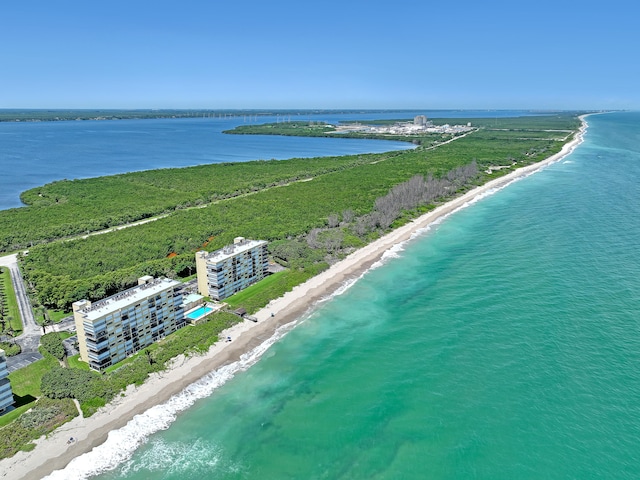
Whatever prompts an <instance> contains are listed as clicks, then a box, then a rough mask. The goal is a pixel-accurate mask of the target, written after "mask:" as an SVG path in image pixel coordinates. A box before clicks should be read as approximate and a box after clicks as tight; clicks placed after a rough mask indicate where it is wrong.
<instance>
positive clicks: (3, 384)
mask: <svg viewBox="0 0 640 480" xmlns="http://www.w3.org/2000/svg"><path fill="white" fill-rule="evenodd" d="M11 406H13V392H12V391H11V383H9V370H7V357H6V356H5V353H4V350H0V415H2V414H3V413H5V412H6V411H7V409H8V408H10V407H11Z"/></svg>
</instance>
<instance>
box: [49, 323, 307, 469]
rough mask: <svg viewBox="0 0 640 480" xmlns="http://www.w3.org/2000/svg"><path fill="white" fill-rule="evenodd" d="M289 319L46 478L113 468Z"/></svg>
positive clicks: (245, 363)
mask: <svg viewBox="0 0 640 480" xmlns="http://www.w3.org/2000/svg"><path fill="white" fill-rule="evenodd" d="M297 323H298V321H296V322H291V323H289V324H287V325H283V326H282V327H279V328H278V329H277V330H276V332H275V333H274V334H273V336H271V337H270V338H269V339H267V340H265V341H264V342H263V343H261V344H260V345H258V346H257V347H255V348H254V349H253V350H251V351H250V352H248V353H246V354H243V355H242V356H241V357H240V360H238V361H237V362H234V363H232V364H229V365H225V366H224V367H221V368H219V369H217V370H215V371H213V372H211V373H209V374H208V375H206V376H204V377H203V378H201V379H200V380H198V381H197V382H194V383H192V384H191V385H189V386H188V387H187V388H185V389H184V390H183V391H182V392H180V393H178V394H176V395H174V396H173V397H171V398H170V399H169V400H168V401H167V402H166V403H164V404H161V405H156V406H154V407H152V408H150V409H149V410H147V411H146V412H144V413H142V414H140V415H136V416H135V417H134V418H133V419H131V420H130V421H129V423H127V424H126V425H125V426H124V427H122V428H120V429H118V430H113V431H111V432H109V436H108V437H107V440H106V441H105V442H104V443H103V444H101V445H99V446H97V447H95V448H94V449H93V450H91V451H90V452H88V453H85V454H84V455H81V456H79V457H76V458H75V459H73V460H72V461H71V462H70V463H69V464H68V465H67V466H66V467H65V468H64V469H62V470H56V471H54V472H53V473H51V474H50V475H49V476H47V477H45V479H47V480H73V479H77V480H85V479H87V478H89V477H92V476H95V475H99V474H101V473H104V472H107V471H109V470H113V469H115V468H116V467H117V466H118V465H121V464H123V463H124V462H126V461H128V460H129V459H130V458H131V457H132V455H133V453H134V452H135V450H136V449H137V448H138V447H139V446H140V445H142V444H144V443H146V442H147V440H148V438H149V436H150V435H152V434H153V433H156V432H158V431H160V430H166V429H167V428H169V426H170V425H171V424H172V423H173V422H174V421H175V420H176V418H177V414H178V413H180V412H182V411H184V410H186V409H187V408H189V407H190V406H192V405H193V404H194V403H195V402H196V401H197V400H199V399H201V398H205V397H208V396H209V395H211V393H213V391H214V390H216V389H217V388H218V387H220V386H222V385H224V384H225V383H226V382H227V381H229V380H230V379H232V378H233V377H234V376H235V374H236V373H238V372H242V371H245V370H247V369H248V368H249V367H251V366H252V365H253V364H255V363H256V362H257V361H258V360H259V359H260V357H262V355H263V354H264V353H265V352H266V351H267V350H268V349H269V348H270V347H271V346H272V345H273V344H274V343H276V342H277V341H278V340H280V339H281V338H282V337H284V336H285V335H286V334H287V333H288V332H289V331H290V330H291V329H292V328H293V327H294V326H295V325H296V324H297Z"/></svg>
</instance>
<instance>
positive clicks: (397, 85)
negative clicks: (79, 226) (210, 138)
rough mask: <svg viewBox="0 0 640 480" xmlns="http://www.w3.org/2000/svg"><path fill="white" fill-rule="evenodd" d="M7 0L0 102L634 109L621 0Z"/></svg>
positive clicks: (634, 55)
mask: <svg viewBox="0 0 640 480" xmlns="http://www.w3.org/2000/svg"><path fill="white" fill-rule="evenodd" d="M520 3H521V2H513V1H510V2H506V1H504V2H502V1H491V0H487V1H484V2H482V1H467V0H460V1H444V0H441V1H438V2H435V1H432V0H424V1H413V0H409V1H402V0H397V1H395V2H393V1H385V2H379V1H360V0H356V1H349V0H342V1H335V0H324V1H318V2H304V1H300V0H296V1H288V0H272V1H264V0H262V1H255V0H245V1H242V0H237V1H233V2H231V1H218V0H209V1H204V0H182V1H180V2H178V1H163V0H154V1H147V0H138V1H136V0H127V1H121V0H109V1H100V2H98V1H91V0H82V1H76V0H57V1H50V0H41V1H36V0H3V1H2V2H1V3H0V65H1V67H0V68H1V69H2V70H1V71H2V73H1V75H0V108H211V109H223V108H271V109H275V108H283V109H287V108H417V109H424V108H430V109H434V108H536V109H555V108H561V109H640V87H638V85H640V62H639V61H638V60H637V59H638V57H639V55H640V54H639V53H638V51H639V47H640V34H639V33H638V31H639V30H638V27H637V22H638V18H640V15H639V13H640V12H639V11H638V10H639V9H640V7H637V6H636V4H635V3H633V2H631V1H630V0H628V1H619V0H610V1H607V2H597V3H596V4H593V2H577V1H572V0H569V1H565V0H555V1H553V2H551V1H547V0H537V1H536V2H526V5H525V6H521V5H519V4H520Z"/></svg>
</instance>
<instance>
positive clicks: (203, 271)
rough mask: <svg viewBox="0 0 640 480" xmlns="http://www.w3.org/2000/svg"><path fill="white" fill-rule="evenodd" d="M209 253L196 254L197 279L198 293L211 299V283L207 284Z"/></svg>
mask: <svg viewBox="0 0 640 480" xmlns="http://www.w3.org/2000/svg"><path fill="white" fill-rule="evenodd" d="M208 256H209V254H208V253H207V252H196V277H197V279H198V293H200V295H204V296H205V297H209V296H210V295H209V283H208V282H207V257H208Z"/></svg>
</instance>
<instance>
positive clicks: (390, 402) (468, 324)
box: [52, 113, 640, 480]
mask: <svg viewBox="0 0 640 480" xmlns="http://www.w3.org/2000/svg"><path fill="white" fill-rule="evenodd" d="M588 122H589V125H590V127H589V130H588V133H587V136H586V140H585V142H584V143H583V144H582V145H581V146H580V147H579V148H578V149H577V150H576V151H575V152H574V153H573V154H572V155H570V156H569V157H566V158H565V159H563V160H562V161H560V162H558V163H556V164H554V165H552V166H550V167H548V168H546V169H544V170H542V171H540V172H538V173H536V174H534V175H531V176H529V177H527V178H525V179H523V180H520V181H517V182H515V183H513V184H511V185H509V186H508V187H507V188H504V189H502V190H500V191H498V192H495V193H493V194H491V195H488V196H487V197H485V198H483V199H481V200H480V201H478V202H475V203H474V204H473V205H470V206H469V207H467V208H465V209H462V210H460V211H458V212H457V213H455V214H454V215H451V216H450V217H449V218H447V219H446V220H444V221H443V222H441V223H440V224H438V225H433V226H432V227H431V228H429V229H427V230H425V231H424V232H422V233H421V234H420V235H419V236H417V237H416V238H414V239H413V240H412V241H410V242H407V243H406V244H404V245H402V246H400V247H398V248H396V249H394V250H393V251H390V252H388V254H387V255H386V256H385V259H384V260H383V261H382V262H381V264H380V265H377V266H376V267H375V268H373V269H372V270H371V271H369V272H368V273H367V274H365V275H364V276H363V277H362V278H360V279H359V280H357V281H355V282H353V283H352V284H350V285H349V286H348V288H346V286H345V288H344V289H343V290H342V291H341V292H338V293H339V294H336V295H334V296H333V297H332V298H331V299H329V300H327V301H325V302H323V303H321V304H320V305H318V306H317V308H316V309H315V310H314V311H313V312H312V313H311V314H310V315H308V316H307V317H305V318H304V319H301V320H300V321H299V322H298V324H297V326H296V327H295V328H293V329H289V331H283V332H280V333H279V335H278V336H277V337H278V338H279V340H278V341H276V338H274V339H272V340H271V341H269V342H268V344H266V345H264V346H263V347H262V348H261V349H260V351H257V352H253V353H252V354H250V355H247V357H246V358H245V359H243V361H242V362H240V363H239V364H237V365H232V366H229V367H226V368H225V369H224V370H223V371H220V372H217V373H214V374H211V375H210V376H209V377H207V378H205V379H203V380H202V381H200V382H199V383H197V384H195V385H193V386H192V387H190V388H189V389H188V391H186V392H184V393H183V394H181V395H179V396H177V397H175V398H174V399H173V400H172V401H171V402H169V403H168V404H167V405H163V406H159V407H155V408H154V409H152V411H150V412H148V413H147V414H146V415H143V416H140V417H137V418H136V420H135V422H134V423H133V424H132V425H130V426H128V427H125V428H124V429H122V430H120V431H118V432H112V434H111V436H110V439H109V440H108V441H107V443H106V444H104V445H103V446H102V447H100V448H99V449H97V450H95V451H94V453H93V454H89V455H85V456H83V457H79V458H78V459H76V460H75V461H74V462H72V464H71V465H70V466H69V467H67V469H65V470H64V471H61V472H56V473H55V474H54V475H52V478H83V477H84V476H86V475H90V474H94V473H96V472H98V471H100V470H102V469H106V468H114V467H115V468H114V469H113V470H110V471H108V472H106V473H102V474H101V475H100V476H99V477H97V478H99V479H102V480H106V479H109V480H113V479H131V480H133V479H136V480H137V479H201V478H207V479H234V480H235V479H425V478H429V479H430V478H433V479H441V478H486V479H502V478H504V479H515V478H517V479H527V478H530V479H540V478H580V479H582V478H637V477H638V475H640V248H639V247H640V114H638V113H614V114H607V115H597V116H592V117H590V118H589V119H588ZM272 343H273V345H272V346H271V347H270V348H268V349H267V348H266V347H267V346H269V345H270V344H272ZM259 357H260V359H259V361H257V362H256V360H257V359H258V358H259ZM254 363H255V364H254ZM251 364H253V366H252V367H251V368H250V369H247V366H249V365H251ZM243 370H244V371H243ZM187 406H190V408H188V409H186V407H187ZM176 417H177V418H176ZM174 420H175V421H174ZM167 427H169V428H168V429H167ZM157 430H161V431H158V432H157V433H152V434H151V433H150V432H153V431H157ZM138 443H141V446H140V447H139V448H138V449H137V450H135V452H133V445H136V444H138ZM131 452H133V453H131Z"/></svg>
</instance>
